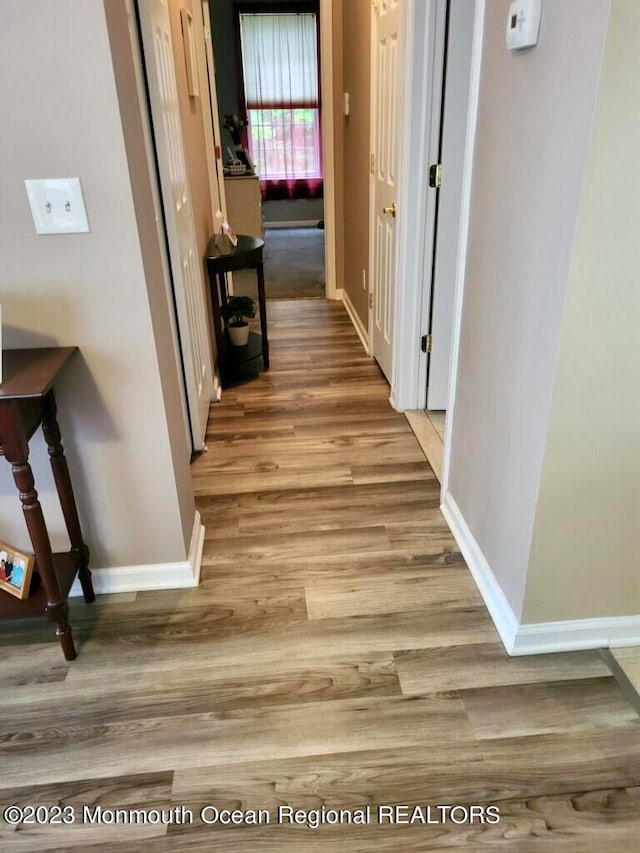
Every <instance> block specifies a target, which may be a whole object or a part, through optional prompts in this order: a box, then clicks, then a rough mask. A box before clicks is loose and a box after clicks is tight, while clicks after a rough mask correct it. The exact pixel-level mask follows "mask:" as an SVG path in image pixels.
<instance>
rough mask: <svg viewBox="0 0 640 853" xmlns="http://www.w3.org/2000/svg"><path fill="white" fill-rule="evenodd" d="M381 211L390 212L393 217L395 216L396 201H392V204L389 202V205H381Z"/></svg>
mask: <svg viewBox="0 0 640 853" xmlns="http://www.w3.org/2000/svg"><path fill="white" fill-rule="evenodd" d="M382 212H383V213H390V214H391V215H392V216H393V218H394V219H395V216H396V203H395V201H394V202H393V204H390V205H389V207H383V208H382Z"/></svg>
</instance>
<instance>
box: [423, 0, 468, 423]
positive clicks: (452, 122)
mask: <svg viewBox="0 0 640 853" xmlns="http://www.w3.org/2000/svg"><path fill="white" fill-rule="evenodd" d="M474 6H475V0H450V3H449V27H448V38H447V68H446V85H445V92H444V109H443V119H442V121H443V127H442V151H441V163H442V186H441V187H440V190H439V191H438V192H439V200H438V222H437V230H436V245H435V264H434V273H433V282H432V285H431V286H432V288H433V296H432V299H431V303H432V309H431V326H430V333H431V340H432V344H431V353H430V356H429V376H428V386H427V409H446V408H447V405H448V402H449V369H450V354H451V339H452V334H453V305H454V293H455V284H456V270H457V263H458V242H459V237H460V209H461V205H462V175H463V171H464V160H465V143H466V128H467V113H468V104H469V85H470V79H471V48H472V41H473V29H474Z"/></svg>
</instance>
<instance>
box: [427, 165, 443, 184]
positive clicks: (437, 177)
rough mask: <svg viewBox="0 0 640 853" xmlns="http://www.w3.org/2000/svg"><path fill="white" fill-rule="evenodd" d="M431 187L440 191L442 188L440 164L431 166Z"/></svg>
mask: <svg viewBox="0 0 640 853" xmlns="http://www.w3.org/2000/svg"><path fill="white" fill-rule="evenodd" d="M429 186H430V187H434V189H440V187H441V186H442V165H441V164H440V163H434V164H433V166H429Z"/></svg>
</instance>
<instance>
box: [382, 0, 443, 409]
mask: <svg viewBox="0 0 640 853" xmlns="http://www.w3.org/2000/svg"><path fill="white" fill-rule="evenodd" d="M403 6H404V15H403V17H404V26H403V34H404V42H403V52H402V64H401V69H400V74H401V78H402V111H401V119H400V134H399V139H400V144H399V148H400V151H399V161H398V225H397V235H396V242H397V253H398V261H397V280H398V287H397V294H396V300H395V317H394V319H395V328H394V337H393V379H392V383H391V403H392V405H393V406H394V408H396V409H398V410H399V411H401V412H402V411H404V410H405V409H423V408H424V407H425V403H426V390H427V356H426V354H424V353H423V352H422V351H421V346H420V344H421V338H422V336H423V335H425V334H426V333H427V332H428V329H429V306H430V279H431V265H432V262H433V237H434V224H435V207H436V190H435V189H431V188H430V187H429V182H428V177H429V166H430V164H432V163H435V162H436V161H437V156H438V151H439V141H440V102H441V97H442V72H443V55H444V41H445V39H444V31H445V15H446V0H403ZM425 282H426V283H427V285H425Z"/></svg>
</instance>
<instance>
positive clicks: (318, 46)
mask: <svg viewBox="0 0 640 853" xmlns="http://www.w3.org/2000/svg"><path fill="white" fill-rule="evenodd" d="M331 15H332V6H331V4H330V3H329V4H327V3H319V2H317V0H295V2H291V0H287V2H270V3H267V4H265V3H255V2H250V0H249V2H240V3H238V2H232V0H221V2H216V3H214V4H212V5H211V25H212V26H211V29H212V41H213V49H214V54H215V59H216V63H217V83H218V101H219V120H220V125H221V127H222V134H223V154H224V158H225V164H226V167H227V168H226V169H225V178H224V182H225V189H226V196H227V209H228V219H229V222H230V224H231V226H232V228H233V229H234V230H235V231H236V232H238V233H243V234H250V235H252V236H255V237H260V238H262V239H264V241H265V250H264V261H265V284H266V296H267V299H274V298H275V299H286V298H308V297H319V296H325V295H328V296H331V294H330V293H329V292H328V291H329V290H330V287H331V283H332V282H330V281H328V279H329V277H328V276H326V274H325V267H326V266H327V263H326V260H325V254H326V249H329V250H330V246H329V245H328V246H327V247H326V248H325V233H326V232H325V228H324V225H325V208H324V204H323V196H325V195H328V193H327V192H326V190H327V183H328V181H327V177H328V173H329V172H330V171H331V164H330V163H327V162H326V161H327V156H326V152H327V150H329V151H331V150H332V145H327V143H326V141H325V144H324V145H323V140H327V139H330V137H331V133H330V132H327V131H330V127H329V128H327V127H325V124H326V123H327V118H328V114H330V112H331V103H330V101H331V99H330V98H329V99H327V98H326V97H325V91H326V90H329V91H330V90H331V88H332V87H331V64H330V56H329V55H327V54H328V53H329V52H330V40H331ZM327 35H328V37H329V44H327ZM328 48H329V51H328ZM321 93H322V97H321ZM323 148H324V154H325V156H324V160H325V163H324V170H323V163H322V160H323ZM236 159H240V160H241V161H242V163H243V164H246V165H245V168H246V171H245V172H244V173H243V174H234V172H235V171H236V169H238V171H239V170H240V169H241V168H242V167H240V166H238V165H236V163H235V161H236ZM323 189H324V192H323ZM329 237H330V235H329V234H327V238H328V239H327V243H329ZM233 289H234V293H236V294H237V295H249V296H250V295H251V294H252V280H251V275H250V274H244V273H236V274H235V275H234V281H233Z"/></svg>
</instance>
